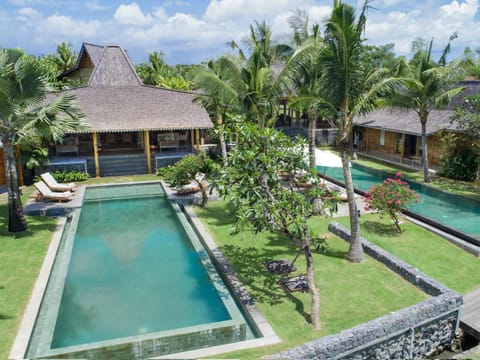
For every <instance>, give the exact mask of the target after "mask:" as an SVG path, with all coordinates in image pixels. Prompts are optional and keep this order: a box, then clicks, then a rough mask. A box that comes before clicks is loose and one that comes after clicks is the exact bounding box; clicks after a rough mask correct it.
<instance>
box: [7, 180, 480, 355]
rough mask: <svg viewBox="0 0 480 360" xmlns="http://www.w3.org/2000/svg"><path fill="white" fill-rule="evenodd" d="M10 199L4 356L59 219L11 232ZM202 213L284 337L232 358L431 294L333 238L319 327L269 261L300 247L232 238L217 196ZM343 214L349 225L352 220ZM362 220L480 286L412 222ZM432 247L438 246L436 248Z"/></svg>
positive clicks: (470, 267)
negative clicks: (358, 257) (395, 224)
mask: <svg viewBox="0 0 480 360" xmlns="http://www.w3.org/2000/svg"><path fill="white" fill-rule="evenodd" d="M149 180H159V178H158V177H157V176H156V175H139V176H122V177H105V178H100V179H95V178H93V179H89V180H87V181H86V182H83V183H82V184H103V183H122V182H135V181H149ZM32 192H33V189H32V187H28V188H26V190H25V191H24V196H23V199H24V203H25V200H26V198H27V197H28V196H29V195H30V194H31V193H32ZM6 202H7V197H6V194H3V195H0V239H1V240H0V358H7V357H8V353H9V351H10V348H11V345H12V343H13V339H14V337H15V335H16V332H17V329H18V326H19V323H20V321H21V317H22V313H23V310H24V308H25V306H26V304H27V301H28V298H29V296H30V293H31V291H32V289H33V284H34V282H35V280H36V277H37V275H38V272H39V269H40V267H41V264H42V262H43V258H44V255H45V253H46V250H47V248H48V245H49V243H50V239H51V236H52V231H53V229H54V227H55V220H53V219H50V218H45V217H29V216H27V222H28V223H29V226H30V229H29V230H28V231H27V232H25V233H22V234H15V235H13V234H10V233H8V232H7V231H6V229H7V221H8V217H7V206H6ZM199 213H200V214H201V216H202V218H203V220H204V221H205V223H206V224H207V225H208V227H209V229H210V231H211V232H212V233H213V234H214V237H215V239H216V241H217V242H218V243H219V244H220V245H221V246H222V247H223V249H224V251H225V253H226V255H227V256H228V258H229V259H230V260H231V261H232V262H233V264H234V266H235V268H236V270H237V271H238V273H239V275H240V276H241V278H242V280H243V281H244V282H245V284H246V285H247V287H248V288H249V290H250V292H251V294H252V295H253V296H254V297H255V299H256V301H257V304H258V306H259V307H260V309H261V310H262V312H263V313H264V314H265V316H266V317H267V319H269V321H270V323H271V324H272V326H273V327H274V328H275V330H276V331H277V334H278V335H279V336H280V337H281V338H282V340H283V342H282V344H279V345H275V346H271V347H265V348H260V349H253V350H245V351H242V352H236V353H232V354H227V355H225V357H227V356H233V357H237V358H242V359H248V358H252V359H253V358H258V357H260V356H262V355H264V354H268V353H274V352H277V351H280V350H282V349H285V348H289V347H292V346H295V345H299V344H302V343H304V342H306V341H309V340H312V339H315V338H318V337H320V336H324V335H326V334H330V333H335V332H337V331H339V330H341V329H345V328H348V327H351V326H353V325H356V324H359V323H362V322H364V321H366V320H369V319H371V318H374V317H376V316H379V315H382V314H386V313H388V312H391V311H394V310H397V309H400V308H402V307H404V306H407V305H409V304H414V303H417V302H418V301H420V300H422V299H424V298H425V295H424V294H423V293H421V292H419V291H417V290H416V289H415V288H412V287H411V286H410V285H408V284H406V283H405V282H404V281H403V280H401V279H400V278H399V277H398V276H397V275H395V274H393V273H391V272H390V271H388V270H386V269H385V268H384V267H383V266H381V265H380V264H378V263H377V262H375V261H373V260H371V259H369V258H367V259H366V261H365V262H363V263H362V264H350V263H348V262H346V261H345V260H344V259H343V257H344V255H345V253H346V251H347V244H346V243H345V242H343V241H341V240H338V239H337V238H335V237H333V236H329V238H328V244H329V249H328V252H327V253H325V254H317V253H315V254H314V257H315V265H316V279H317V281H318V284H319V289H320V293H321V321H322V326H323V328H322V330H321V331H320V332H317V331H313V330H312V328H311V326H310V324H309V323H308V321H307V318H308V316H307V314H308V312H309V303H310V300H309V295H308V294H299V293H295V294H293V295H290V294H286V293H285V292H283V291H282V290H280V288H279V287H278V284H277V280H278V279H277V278H276V277H273V276H269V275H268V274H267V273H266V272H265V271H264V270H263V267H262V263H263V261H264V260H270V259H273V258H276V259H281V258H286V259H290V260H291V259H293V257H295V255H296V254H297V250H296V249H294V248H293V247H291V246H290V245H289V244H288V243H285V242H284V241H283V240H282V239H280V238H279V237H277V236H274V235H271V234H261V236H256V235H253V234H241V235H238V236H236V237H231V236H230V234H229V227H230V225H231V218H229V217H227V216H226V214H228V209H226V207H225V204H223V203H213V202H212V203H210V205H209V208H207V209H205V210H199ZM335 220H336V221H337V220H338V221H339V222H342V223H348V219H342V218H341V219H335ZM361 224H362V235H363V236H364V237H366V238H368V239H369V240H371V241H373V242H376V243H378V244H379V245H381V246H383V247H385V248H386V249H387V250H389V251H391V252H392V253H394V254H396V255H397V256H398V257H400V258H402V259H404V260H405V261H407V262H409V263H411V264H412V265H414V266H416V267H418V268H419V269H421V270H422V271H424V272H426V273H428V274H430V275H432V276H433V277H434V278H436V279H437V280H439V281H441V282H443V283H445V284H446V285H447V286H450V287H451V288H453V289H455V290H457V291H459V292H461V293H465V292H467V291H469V290H471V289H473V288H476V287H478V286H479V285H480V278H479V277H480V271H478V270H479V268H478V266H479V265H478V264H479V260H478V259H476V258H474V257H473V256H470V255H468V254H466V253H465V252H463V251H461V250H459V249H457V248H456V247H454V246H453V245H450V244H449V243H447V242H446V241H445V240H442V239H439V238H437V237H436V236H434V235H432V234H430V233H428V232H427V231H425V230H423V229H420V228H417V227H416V226H414V225H411V224H403V225H402V227H403V228H404V229H405V231H404V233H403V234H402V235H400V236H399V235H397V234H393V233H392V230H391V229H389V227H388V223H387V222H385V220H382V221H378V219H375V217H374V216H364V217H362V218H361ZM311 226H312V228H313V229H314V231H315V233H316V234H320V235H323V234H326V233H327V229H326V227H327V221H325V219H321V218H315V220H314V221H312V223H311ZM430 238H432V239H430ZM416 239H417V240H416ZM418 239H421V240H418ZM382 244H383V245H382ZM432 249H435V252H434V253H432ZM296 264H297V268H299V269H300V271H301V270H303V271H304V269H305V263H304V260H303V258H302V257H300V258H299V260H298V261H297V263H296ZM458 264H461V266H459V265H458ZM399 294H401V296H399ZM366 309H368V311H366Z"/></svg>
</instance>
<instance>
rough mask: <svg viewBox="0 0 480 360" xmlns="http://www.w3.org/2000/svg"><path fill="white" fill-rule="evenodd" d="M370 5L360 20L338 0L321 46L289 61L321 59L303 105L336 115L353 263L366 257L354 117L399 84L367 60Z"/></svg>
mask: <svg viewBox="0 0 480 360" xmlns="http://www.w3.org/2000/svg"><path fill="white" fill-rule="evenodd" d="M369 3H370V1H369V0H365V2H364V4H363V7H362V10H361V13H360V16H359V17H358V19H356V14H355V9H354V8H353V7H352V6H350V5H347V4H344V3H343V2H342V1H340V0H334V2H333V10H332V13H331V16H330V17H329V18H328V19H327V20H326V23H325V32H324V34H323V41H322V42H321V44H319V42H318V41H317V42H315V41H308V42H306V43H305V44H304V45H303V46H301V47H300V48H299V49H297V51H296V52H295V54H294V55H293V56H292V59H291V60H290V61H289V62H290V63H292V64H293V63H300V64H301V63H303V64H304V66H308V65H309V64H311V63H312V61H315V63H316V64H317V66H318V68H317V71H318V82H316V86H315V87H314V89H315V93H314V94H313V96H309V97H306V98H305V99H303V100H302V101H304V102H306V103H308V104H309V107H310V108H312V109H314V108H316V109H317V111H323V112H324V113H328V114H330V117H331V118H332V119H334V120H335V124H336V127H337V134H338V135H337V146H338V148H339V150H340V154H341V158H342V164H343V175H344V178H345V188H346V192H347V198H348V208H349V215H350V229H351V235H350V248H349V252H348V255H347V258H348V259H349V260H350V261H353V262H360V261H362V259H363V249H362V246H361V238H360V228H359V223H358V211H357V206H356V202H355V193H354V189H353V182H352V176H351V172H350V166H349V163H350V158H349V148H350V141H351V134H352V127H353V119H354V117H355V116H358V115H362V114H365V113H367V112H369V111H372V110H373V109H374V108H375V107H376V106H377V99H378V98H379V97H380V96H383V95H385V93H386V92H387V90H389V89H390V88H391V87H392V86H393V85H394V84H395V79H393V78H387V77H385V70H383V69H371V68H370V67H369V66H367V64H365V62H364V61H363V60H362V50H363V38H362V33H363V32H364V29H365V23H366V12H367V9H368V4H369ZM312 58H313V59H314V60H312ZM287 65H288V64H287ZM295 68H297V66H293V69H295ZM293 73H294V72H293Z"/></svg>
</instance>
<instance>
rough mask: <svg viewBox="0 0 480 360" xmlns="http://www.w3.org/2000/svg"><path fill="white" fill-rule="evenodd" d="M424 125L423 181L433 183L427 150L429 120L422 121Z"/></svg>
mask: <svg viewBox="0 0 480 360" xmlns="http://www.w3.org/2000/svg"><path fill="white" fill-rule="evenodd" d="M421 123H422V163H423V181H424V182H426V183H429V182H430V181H431V178H430V171H429V165H428V149H427V120H426V119H425V120H423V119H422V120H421Z"/></svg>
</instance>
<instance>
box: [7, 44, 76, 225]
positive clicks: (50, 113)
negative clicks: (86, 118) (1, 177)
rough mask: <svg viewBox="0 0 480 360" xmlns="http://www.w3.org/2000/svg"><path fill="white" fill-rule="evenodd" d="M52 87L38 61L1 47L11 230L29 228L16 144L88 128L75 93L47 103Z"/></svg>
mask: <svg viewBox="0 0 480 360" xmlns="http://www.w3.org/2000/svg"><path fill="white" fill-rule="evenodd" d="M50 90H51V88H50V86H49V84H48V82H47V81H46V80H45V77H44V76H43V75H42V71H41V70H40V68H39V67H38V64H37V63H36V62H33V61H31V58H29V57H27V56H25V55H24V54H23V52H22V51H21V50H18V49H0V137H1V138H2V141H3V151H4V160H5V166H6V178H7V188H8V210H9V213H8V214H9V221H8V231H10V232H18V231H23V230H26V229H27V228H28V226H27V223H26V221H25V216H24V214H23V208H22V203H21V199H20V191H19V187H18V175H17V167H16V159H15V146H16V144H18V143H19V142H21V141H22V140H23V141H25V140H26V139H29V138H33V137H40V138H44V139H51V140H54V141H55V140H59V139H61V138H62V137H63V135H64V134H65V133H66V132H68V131H73V130H75V129H78V128H81V127H85V124H84V123H83V122H82V117H83V115H82V112H81V110H80V108H79V107H78V106H77V105H76V103H75V99H74V95H73V94H72V93H70V92H63V93H62V94H61V95H59V96H58V97H56V98H54V99H53V100H51V101H48V102H47V95H48V93H49V92H50Z"/></svg>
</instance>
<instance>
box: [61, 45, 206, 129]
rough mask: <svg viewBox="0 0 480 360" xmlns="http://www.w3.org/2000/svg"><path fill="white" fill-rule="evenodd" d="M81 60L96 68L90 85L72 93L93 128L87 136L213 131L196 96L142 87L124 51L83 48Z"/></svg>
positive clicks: (108, 47) (110, 46) (79, 61)
mask: <svg viewBox="0 0 480 360" xmlns="http://www.w3.org/2000/svg"><path fill="white" fill-rule="evenodd" d="M80 56H89V57H90V60H92V62H93V63H94V64H95V67H94V70H93V72H92V74H91V76H90V80H89V82H88V85H87V86H84V87H79V88H76V89H73V90H71V91H73V92H74V93H75V95H76V97H77V99H78V101H79V103H80V105H81V107H82V109H83V112H84V113H85V115H86V119H87V122H88V123H89V125H90V129H89V130H87V131H83V132H92V131H95V132H119V131H120V132H121V131H123V132H126V131H140V130H178V129H205V128H211V127H213V125H212V121H211V120H210V117H209V116H208V113H207V112H206V110H205V109H204V108H203V107H201V106H200V105H198V104H195V103H193V98H194V96H195V94H193V93H190V92H183V91H175V90H168V89H161V88H157V87H152V86H146V85H143V84H142V82H141V81H140V79H139V77H138V75H137V74H136V72H135V67H134V66H133V64H132V62H131V60H130V58H129V57H128V54H127V53H126V52H125V51H124V50H123V49H122V48H121V47H120V46H119V45H107V46H105V47H100V46H95V45H91V44H83V47H82V51H81V52H80ZM77 64H81V59H80V58H79V60H78V62H77ZM52 96H54V94H53V95H52Z"/></svg>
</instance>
